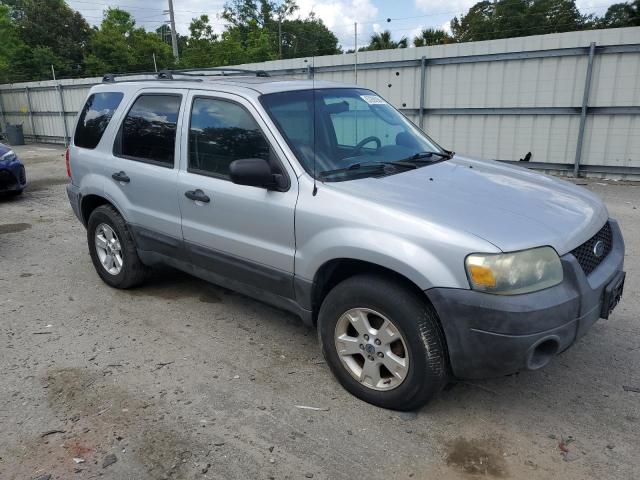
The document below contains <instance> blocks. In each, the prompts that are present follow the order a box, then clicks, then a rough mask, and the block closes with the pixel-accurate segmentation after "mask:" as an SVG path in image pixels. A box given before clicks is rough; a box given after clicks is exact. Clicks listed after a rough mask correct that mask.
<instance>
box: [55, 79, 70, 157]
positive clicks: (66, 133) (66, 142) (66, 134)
mask: <svg viewBox="0 0 640 480" xmlns="http://www.w3.org/2000/svg"><path fill="white" fill-rule="evenodd" d="M57 90H58V94H59V96H60V119H61V120H62V126H63V127H64V146H65V147H67V146H68V145H69V130H68V129H67V117H66V113H65V111H64V96H63V94H62V85H61V84H60V83H58V86H57Z"/></svg>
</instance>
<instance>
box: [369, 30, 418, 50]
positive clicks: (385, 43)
mask: <svg viewBox="0 0 640 480" xmlns="http://www.w3.org/2000/svg"><path fill="white" fill-rule="evenodd" d="M407 43H408V40H407V39H406V38H405V37H403V38H401V39H400V40H399V41H397V42H396V41H394V40H393V39H392V38H391V32H390V31H389V30H385V31H384V32H380V33H374V34H373V35H371V39H370V40H369V45H367V46H366V47H363V48H360V51H369V50H388V49H391V48H407Z"/></svg>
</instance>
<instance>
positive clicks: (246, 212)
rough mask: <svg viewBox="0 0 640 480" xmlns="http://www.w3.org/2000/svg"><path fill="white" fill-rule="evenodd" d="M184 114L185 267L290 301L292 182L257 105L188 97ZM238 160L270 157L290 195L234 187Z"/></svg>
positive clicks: (219, 96)
mask: <svg viewBox="0 0 640 480" xmlns="http://www.w3.org/2000/svg"><path fill="white" fill-rule="evenodd" d="M186 115H187V116H188V120H189V121H188V122H186V121H185V127H184V128H183V135H182V151H183V152H184V153H183V155H182V162H181V165H180V171H179V173H178V196H179V199H180V200H179V201H180V210H181V212H182V232H183V237H184V241H185V247H186V251H187V252H188V254H189V255H190V258H191V262H192V263H193V264H194V265H195V266H197V267H202V268H205V269H207V270H209V271H210V272H212V273H214V274H216V275H219V276H221V277H225V278H229V279H231V280H234V281H236V282H240V283H241V284H243V285H245V286H248V287H251V288H257V289H259V290H264V291H268V292H269V293H272V294H275V295H278V296H281V297H286V298H293V272H294V256H295V236H294V213H295V206H296V200H297V196H298V184H297V181H296V177H295V175H294V174H293V171H292V170H291V167H290V165H288V164H287V163H286V159H285V157H284V154H283V152H282V151H281V149H279V148H278V147H277V143H276V142H275V139H274V138H273V136H272V135H271V134H270V132H269V131H268V129H267V128H266V125H265V124H264V122H263V121H262V119H261V118H260V116H259V115H258V112H257V111H256V109H255V107H253V105H251V103H250V102H248V101H247V100H245V99H243V98H241V97H238V96H236V95H232V94H225V93H216V94H213V93H212V92H192V93H191V94H190V95H189V98H188V104H187V108H186ZM186 118H187V117H186ZM243 158H263V159H266V160H268V161H269V162H270V163H271V164H272V166H273V167H274V168H276V169H280V170H281V171H282V173H284V174H286V175H287V177H288V178H289V188H288V190H287V191H270V190H267V189H265V188H257V187H250V186H246V185H237V184H234V183H232V182H231V181H230V179H229V164H230V163H231V162H232V161H233V160H237V159H243Z"/></svg>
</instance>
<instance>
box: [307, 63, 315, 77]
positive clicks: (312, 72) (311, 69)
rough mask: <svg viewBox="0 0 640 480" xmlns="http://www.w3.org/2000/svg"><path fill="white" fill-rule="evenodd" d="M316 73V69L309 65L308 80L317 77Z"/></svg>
mask: <svg viewBox="0 0 640 480" xmlns="http://www.w3.org/2000/svg"><path fill="white" fill-rule="evenodd" d="M315 74H316V72H315V71H314V67H312V66H311V65H307V78H308V79H309V80H311V79H312V78H313V77H314V76H315Z"/></svg>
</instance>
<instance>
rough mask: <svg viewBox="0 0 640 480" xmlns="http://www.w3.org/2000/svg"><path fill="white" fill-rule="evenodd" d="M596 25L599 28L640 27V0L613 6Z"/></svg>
mask: <svg viewBox="0 0 640 480" xmlns="http://www.w3.org/2000/svg"><path fill="white" fill-rule="evenodd" d="M596 25H597V26H598V27H599V28H617V27H637V26H640V0H635V1H634V2H627V3H615V4H613V5H611V6H610V7H609V8H608V9H607V12H606V13H605V14H604V17H602V18H601V19H599V20H597V21H596Z"/></svg>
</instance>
